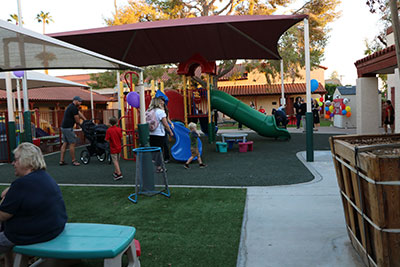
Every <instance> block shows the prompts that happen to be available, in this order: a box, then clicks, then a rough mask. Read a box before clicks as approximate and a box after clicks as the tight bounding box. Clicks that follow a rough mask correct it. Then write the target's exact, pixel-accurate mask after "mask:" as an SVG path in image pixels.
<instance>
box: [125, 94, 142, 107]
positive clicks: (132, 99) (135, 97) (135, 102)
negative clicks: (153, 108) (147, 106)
mask: <svg viewBox="0 0 400 267" xmlns="http://www.w3.org/2000/svg"><path fill="white" fill-rule="evenodd" d="M126 102H128V104H129V105H131V106H132V107H134V108H139V107H140V97H139V94H138V93H136V92H130V93H129V94H128V95H127V96H126Z"/></svg>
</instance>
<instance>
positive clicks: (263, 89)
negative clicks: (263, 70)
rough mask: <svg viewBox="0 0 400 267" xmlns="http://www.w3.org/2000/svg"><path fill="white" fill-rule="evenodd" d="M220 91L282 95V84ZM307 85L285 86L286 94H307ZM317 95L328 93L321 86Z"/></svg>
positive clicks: (229, 88)
mask: <svg viewBox="0 0 400 267" xmlns="http://www.w3.org/2000/svg"><path fill="white" fill-rule="evenodd" d="M218 89H219V90H221V91H224V92H225V93H228V94H230V95H232V96H251V95H252V96H254V95H280V94H281V85H280V84H271V85H268V84H263V85H236V86H219V87H218ZM305 93H306V84H305V83H291V84H285V94H305ZM314 93H315V94H326V93H327V91H326V90H325V88H324V87H323V86H322V84H319V86H318V88H317V90H315V91H314Z"/></svg>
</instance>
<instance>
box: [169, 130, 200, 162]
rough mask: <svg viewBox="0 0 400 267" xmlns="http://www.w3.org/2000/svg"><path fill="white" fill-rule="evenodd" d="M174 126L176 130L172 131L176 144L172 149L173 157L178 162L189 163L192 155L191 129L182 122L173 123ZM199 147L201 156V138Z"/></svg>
mask: <svg viewBox="0 0 400 267" xmlns="http://www.w3.org/2000/svg"><path fill="white" fill-rule="evenodd" d="M173 124H174V129H173V130H172V131H173V133H174V137H175V144H174V145H173V146H172V147H171V155H172V157H173V158H174V159H175V160H176V161H187V160H188V158H190V156H191V155H192V153H191V152H190V138H189V129H188V128H186V127H185V126H184V125H183V123H180V122H173ZM198 145H199V152H200V155H201V154H202V147H203V146H202V143H201V140H200V138H198ZM195 159H197V157H196V158H195Z"/></svg>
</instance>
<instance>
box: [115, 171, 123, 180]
mask: <svg viewBox="0 0 400 267" xmlns="http://www.w3.org/2000/svg"><path fill="white" fill-rule="evenodd" d="M113 176H114V181H118V180H120V179H122V178H123V177H124V176H122V173H120V174H116V173H114V174H113Z"/></svg>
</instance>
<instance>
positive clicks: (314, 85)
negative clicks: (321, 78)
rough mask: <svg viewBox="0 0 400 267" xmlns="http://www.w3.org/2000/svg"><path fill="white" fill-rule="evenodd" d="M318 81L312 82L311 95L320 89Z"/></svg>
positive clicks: (313, 80)
mask: <svg viewBox="0 0 400 267" xmlns="http://www.w3.org/2000/svg"><path fill="white" fill-rule="evenodd" d="M318 86H319V84H318V81H317V80H316V79H312V80H311V93H314V91H315V90H317V89H318Z"/></svg>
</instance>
